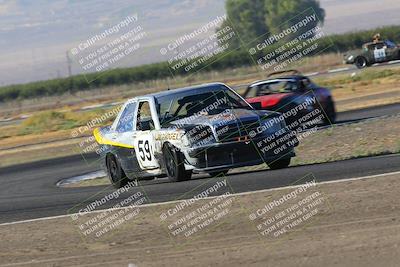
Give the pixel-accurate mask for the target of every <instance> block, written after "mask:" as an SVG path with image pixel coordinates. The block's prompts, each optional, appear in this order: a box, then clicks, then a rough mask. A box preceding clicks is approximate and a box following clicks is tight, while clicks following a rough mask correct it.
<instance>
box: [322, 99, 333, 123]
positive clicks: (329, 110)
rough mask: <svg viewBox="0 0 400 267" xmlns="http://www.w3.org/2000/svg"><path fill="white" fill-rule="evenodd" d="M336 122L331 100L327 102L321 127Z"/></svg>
mask: <svg viewBox="0 0 400 267" xmlns="http://www.w3.org/2000/svg"><path fill="white" fill-rule="evenodd" d="M335 122H336V108H335V103H334V102H333V101H332V100H329V102H328V104H327V106H326V108H325V114H324V119H323V122H322V123H323V125H331V124H334V123H335Z"/></svg>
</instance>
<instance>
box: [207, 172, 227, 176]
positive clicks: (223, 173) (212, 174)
mask: <svg viewBox="0 0 400 267" xmlns="http://www.w3.org/2000/svg"><path fill="white" fill-rule="evenodd" d="M228 172H229V170H225V171H219V172H218V171H217V172H209V173H208V174H209V175H210V176H211V177H218V176H225V175H227V174H228Z"/></svg>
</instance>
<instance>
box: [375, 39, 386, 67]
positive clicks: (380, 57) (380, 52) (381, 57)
mask: <svg viewBox="0 0 400 267" xmlns="http://www.w3.org/2000/svg"><path fill="white" fill-rule="evenodd" d="M372 49H373V50H372V56H373V58H374V60H375V62H377V63H379V62H385V61H387V54H386V46H385V44H384V43H376V44H374V45H372Z"/></svg>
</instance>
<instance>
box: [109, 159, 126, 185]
mask: <svg viewBox="0 0 400 267" xmlns="http://www.w3.org/2000/svg"><path fill="white" fill-rule="evenodd" d="M106 164H107V173H108V178H109V179H110V182H111V183H112V185H113V186H114V187H115V188H121V187H124V186H125V185H126V184H127V183H128V177H127V176H126V175H125V172H124V170H123V169H122V168H121V165H120V164H119V162H118V160H117V158H116V157H115V156H114V155H112V154H110V155H107V158H106Z"/></svg>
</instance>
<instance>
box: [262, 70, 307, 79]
mask: <svg viewBox="0 0 400 267" xmlns="http://www.w3.org/2000/svg"><path fill="white" fill-rule="evenodd" d="M284 73H288V74H293V75H302V73H301V72H300V71H298V70H284V71H277V72H272V73H270V74H268V76H267V77H268V78H270V77H272V76H275V75H280V74H284Z"/></svg>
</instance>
